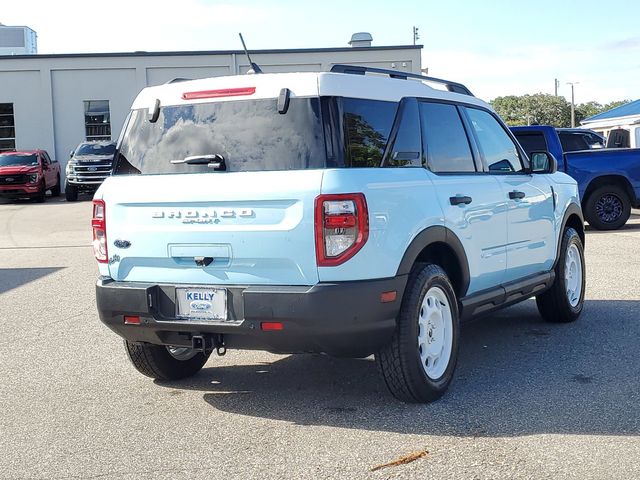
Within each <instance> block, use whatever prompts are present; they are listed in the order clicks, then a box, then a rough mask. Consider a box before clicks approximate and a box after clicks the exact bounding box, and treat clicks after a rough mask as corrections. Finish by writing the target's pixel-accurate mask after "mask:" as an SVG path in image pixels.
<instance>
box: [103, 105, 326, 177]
mask: <svg viewBox="0 0 640 480" xmlns="http://www.w3.org/2000/svg"><path fill="white" fill-rule="evenodd" d="M214 155H221V156H222V158H223V159H224V162H223V164H220V166H219V167H216V168H211V166H210V165H207V164H206V160H205V161H204V162H203V161H199V160H198V159H196V160H195V161H193V162H192V163H186V162H185V160H186V159H188V157H198V158H200V159H203V158H205V157H210V156H214ZM181 162H184V163H181ZM198 162H200V164H198ZM325 164H326V150H325V143H324V133H323V128H322V123H321V114H320V100H319V99H318V98H292V99H291V102H290V104H289V109H288V111H287V113H285V114H280V113H278V110H277V100H276V99H266V100H242V101H230V102H217V103H200V104H191V105H177V106H167V107H163V108H162V109H161V110H160V116H159V118H158V121H157V122H155V123H151V122H149V120H148V114H147V110H146V109H142V110H134V111H132V112H131V117H130V120H129V123H128V124H127V126H126V130H125V132H124V135H123V139H122V143H121V145H120V147H119V151H118V156H117V159H116V167H115V169H114V174H116V175H118V174H134V173H142V174H159V173H172V174H175V173H211V172H215V171H217V170H224V171H233V172H239V171H262V170H302V169H310V168H323V167H324V166H325Z"/></svg>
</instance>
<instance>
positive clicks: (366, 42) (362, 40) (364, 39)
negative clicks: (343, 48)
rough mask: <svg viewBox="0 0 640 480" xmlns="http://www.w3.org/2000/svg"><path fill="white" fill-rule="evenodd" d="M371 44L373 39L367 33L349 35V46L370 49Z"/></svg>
mask: <svg viewBox="0 0 640 480" xmlns="http://www.w3.org/2000/svg"><path fill="white" fill-rule="evenodd" d="M371 42H373V37H372V36H371V34H370V33H369V32H358V33H354V34H353V35H351V40H350V41H349V45H351V46H352V47H353V48H355V47H370V46H371Z"/></svg>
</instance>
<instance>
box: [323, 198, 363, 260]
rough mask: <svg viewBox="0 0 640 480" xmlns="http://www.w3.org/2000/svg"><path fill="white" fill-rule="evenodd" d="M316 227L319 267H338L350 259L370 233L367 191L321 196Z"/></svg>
mask: <svg viewBox="0 0 640 480" xmlns="http://www.w3.org/2000/svg"><path fill="white" fill-rule="evenodd" d="M315 231H316V259H317V263H318V266H319V267H335V266H337V265H341V264H343V263H344V262H346V261H347V260H349V259H350V258H351V257H353V256H354V255H355V254H356V253H358V251H359V250H360V249H361V248H362V247H363V246H364V244H365V243H366V242H367V238H368V237H369V216H368V213H367V202H366V200H365V197H364V195H363V194H362V193H348V194H344V195H342V194H341V195H320V196H319V197H317V198H316V204H315Z"/></svg>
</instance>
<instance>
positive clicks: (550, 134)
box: [511, 125, 640, 230]
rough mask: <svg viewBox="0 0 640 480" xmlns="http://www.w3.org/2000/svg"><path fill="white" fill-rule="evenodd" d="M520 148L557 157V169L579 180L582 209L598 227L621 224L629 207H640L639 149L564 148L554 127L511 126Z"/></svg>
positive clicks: (588, 218)
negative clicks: (581, 149) (578, 149)
mask: <svg viewBox="0 0 640 480" xmlns="http://www.w3.org/2000/svg"><path fill="white" fill-rule="evenodd" d="M511 131H512V132H513V134H514V135H515V136H516V138H517V139H518V141H519V142H520V145H522V148H523V149H524V150H525V152H527V155H529V157H531V153H532V152H537V151H542V150H544V151H548V152H550V153H551V154H552V155H553V156H554V157H556V159H557V160H558V170H559V171H562V172H565V173H567V174H568V175H570V176H572V177H573V178H574V179H576V181H577V182H578V189H579V191H580V198H581V199H582V211H583V212H584V216H585V219H586V220H587V221H588V222H589V224H590V225H591V226H592V227H594V228H597V229H598V230H615V229H618V228H620V227H622V226H623V225H624V224H625V223H626V222H627V220H628V219H629V215H630V214H631V208H632V207H633V208H638V207H640V149H638V148H634V149H629V148H625V149H597V150H583V151H567V149H566V148H565V149H563V144H562V143H561V139H560V138H559V136H558V132H557V130H556V129H555V128H554V127H550V126H545V125H535V126H530V127H512V128H511Z"/></svg>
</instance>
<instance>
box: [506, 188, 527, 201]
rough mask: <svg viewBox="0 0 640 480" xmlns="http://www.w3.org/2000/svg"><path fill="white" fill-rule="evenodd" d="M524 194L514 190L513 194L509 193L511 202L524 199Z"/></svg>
mask: <svg viewBox="0 0 640 480" xmlns="http://www.w3.org/2000/svg"><path fill="white" fill-rule="evenodd" d="M524 197H525V195H524V192H519V191H517V190H514V191H513V192H509V198H510V199H511V200H520V199H521V198H524Z"/></svg>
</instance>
